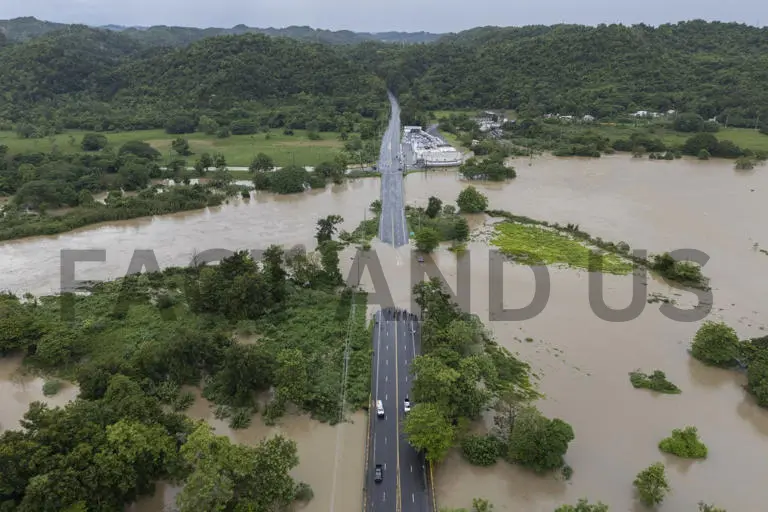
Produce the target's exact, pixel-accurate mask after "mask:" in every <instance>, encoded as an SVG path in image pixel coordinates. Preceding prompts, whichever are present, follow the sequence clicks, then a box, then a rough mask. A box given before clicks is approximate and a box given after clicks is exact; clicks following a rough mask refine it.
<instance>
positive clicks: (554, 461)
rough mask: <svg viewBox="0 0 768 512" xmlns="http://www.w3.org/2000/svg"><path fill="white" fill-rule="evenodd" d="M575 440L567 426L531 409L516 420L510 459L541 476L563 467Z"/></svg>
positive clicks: (509, 450)
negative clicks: (564, 457)
mask: <svg viewBox="0 0 768 512" xmlns="http://www.w3.org/2000/svg"><path fill="white" fill-rule="evenodd" d="M573 439H574V434H573V428H572V427H571V426H570V425H569V424H568V423H566V422H564V421H563V420H560V419H557V418H555V419H549V418H546V417H545V416H543V415H542V414H541V413H540V412H539V411H538V410H537V409H535V408H533V407H531V408H528V409H525V410H523V411H521V412H520V413H519V414H518V416H517V418H516V419H515V424H514V427H513V428H512V432H511V433H510V435H509V444H508V451H507V459H508V460H509V461H510V462H515V463H517V464H520V465H522V466H524V467H527V468H531V469H533V470H534V471H536V472H539V473H543V472H545V471H551V470H553V469H557V468H560V467H562V466H563V456H564V455H565V453H566V452H567V451H568V444H569V443H570V442H571V441H573Z"/></svg>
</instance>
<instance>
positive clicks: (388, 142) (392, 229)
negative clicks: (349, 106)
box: [378, 93, 408, 247]
mask: <svg viewBox="0 0 768 512" xmlns="http://www.w3.org/2000/svg"><path fill="white" fill-rule="evenodd" d="M389 103H390V105H391V108H392V112H391V114H390V118H389V125H388V126H387V130H386V132H384V137H383V138H382V141H381V150H380V152H379V164H378V169H379V172H381V219H380V221H379V239H380V240H381V241H382V242H385V243H389V244H392V245H393V246H395V247H401V246H403V245H407V244H408V225H407V222H406V219H405V188H404V183H403V170H404V165H403V160H404V159H403V154H402V151H401V148H400V130H401V129H400V106H399V105H398V104H397V99H396V98H395V96H394V95H393V94H392V93H389Z"/></svg>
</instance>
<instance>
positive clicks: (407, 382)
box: [397, 312, 430, 512]
mask: <svg viewBox="0 0 768 512" xmlns="http://www.w3.org/2000/svg"><path fill="white" fill-rule="evenodd" d="M401 316H402V318H401V319H400V321H398V322H397V329H398V336H397V339H398V340H399V343H400V346H399V347H398V351H397V353H398V359H397V368H398V370H397V375H398V391H399V394H400V396H401V398H400V402H401V403H400V404H399V412H400V416H401V418H402V419H405V413H404V410H403V402H404V399H405V398H406V397H408V398H410V399H411V400H413V398H412V397H411V386H412V384H413V375H412V374H411V364H412V363H413V359H414V358H415V357H416V356H417V355H418V354H419V348H420V347H419V344H420V342H421V340H420V338H419V336H420V332H419V325H418V322H417V320H416V317H415V316H412V315H411V314H409V313H407V312H403V313H401ZM399 451H400V502H401V505H402V506H401V509H400V510H402V511H408V512H410V511H413V512H428V511H429V510H430V508H429V505H430V504H429V493H428V492H427V476H426V466H425V461H424V457H423V455H422V454H420V453H419V452H417V451H416V450H415V449H414V448H413V447H412V446H411V445H410V444H409V443H408V437H407V436H406V435H405V434H404V433H403V432H402V428H401V429H400V444H399Z"/></svg>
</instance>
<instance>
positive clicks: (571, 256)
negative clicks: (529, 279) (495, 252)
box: [491, 222, 632, 274]
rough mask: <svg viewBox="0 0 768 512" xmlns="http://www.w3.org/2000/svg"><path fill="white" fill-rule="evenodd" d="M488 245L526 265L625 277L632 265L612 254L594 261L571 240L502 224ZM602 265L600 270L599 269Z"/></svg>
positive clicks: (535, 229)
mask: <svg viewBox="0 0 768 512" xmlns="http://www.w3.org/2000/svg"><path fill="white" fill-rule="evenodd" d="M491 243H492V244H493V245H495V246H497V247H499V248H500V249H501V252H503V253H504V254H505V255H507V256H510V257H512V258H514V259H515V260H518V261H520V262H522V263H527V264H530V265H552V264H563V265H567V266H569V267H574V268H582V269H586V270H590V271H602V272H605V273H608V274H628V273H629V272H631V271H632V264H631V263H630V262H628V261H627V260H625V259H623V258H620V257H618V256H616V255H614V254H603V255H602V258H601V259H594V260H592V261H590V260H591V258H594V256H592V255H593V252H592V250H591V249H590V248H589V247H587V246H585V245H583V244H582V243H580V242H579V241H577V240H574V239H573V238H570V237H568V236H566V235H563V234H561V233H558V232H556V231H552V230H548V229H543V228H540V227H537V226H529V225H523V224H517V223H513V222H502V223H500V224H498V225H496V232H495V234H494V236H493V238H492V239H491ZM600 265H602V267H600Z"/></svg>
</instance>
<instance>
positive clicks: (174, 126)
mask: <svg viewBox="0 0 768 512" xmlns="http://www.w3.org/2000/svg"><path fill="white" fill-rule="evenodd" d="M196 128H197V122H196V121H195V119H194V118H193V117H192V116H187V115H181V116H175V117H173V118H171V119H169V120H168V122H167V123H166V125H165V133H170V134H180V133H194V132H195V129H196Z"/></svg>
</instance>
